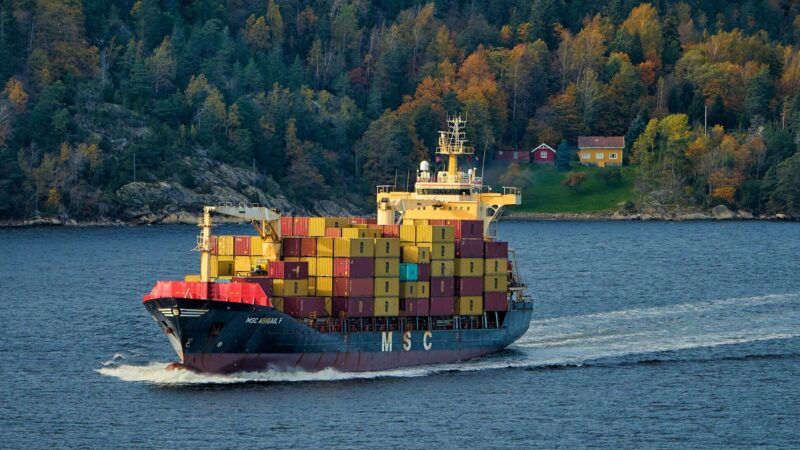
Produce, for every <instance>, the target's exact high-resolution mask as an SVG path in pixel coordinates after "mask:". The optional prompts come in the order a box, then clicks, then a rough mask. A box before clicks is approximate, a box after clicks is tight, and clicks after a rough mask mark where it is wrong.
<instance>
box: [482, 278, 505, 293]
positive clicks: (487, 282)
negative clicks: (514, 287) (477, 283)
mask: <svg viewBox="0 0 800 450" xmlns="http://www.w3.org/2000/svg"><path fill="white" fill-rule="evenodd" d="M507 290H508V276H507V275H486V276H485V277H483V292H506V291H507Z"/></svg>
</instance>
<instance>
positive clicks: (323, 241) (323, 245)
mask: <svg viewBox="0 0 800 450" xmlns="http://www.w3.org/2000/svg"><path fill="white" fill-rule="evenodd" d="M319 257H326V258H333V238H329V237H321V238H317V258H319Z"/></svg>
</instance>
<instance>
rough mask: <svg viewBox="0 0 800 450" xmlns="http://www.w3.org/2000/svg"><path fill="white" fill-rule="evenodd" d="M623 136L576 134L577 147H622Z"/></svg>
mask: <svg viewBox="0 0 800 450" xmlns="http://www.w3.org/2000/svg"><path fill="white" fill-rule="evenodd" d="M623 147H625V136H578V148H623Z"/></svg>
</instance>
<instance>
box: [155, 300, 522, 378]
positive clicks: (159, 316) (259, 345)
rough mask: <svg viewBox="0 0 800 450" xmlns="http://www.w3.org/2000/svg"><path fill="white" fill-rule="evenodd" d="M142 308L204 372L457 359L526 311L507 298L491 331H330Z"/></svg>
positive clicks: (209, 310) (167, 307)
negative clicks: (507, 306) (508, 304)
mask: <svg viewBox="0 0 800 450" xmlns="http://www.w3.org/2000/svg"><path fill="white" fill-rule="evenodd" d="M145 307H146V308H147V310H148V311H149V312H150V314H151V315H152V316H153V318H154V319H155V320H156V321H157V322H158V323H159V325H160V326H161V329H162V331H164V332H165V333H166V334H167V336H168V338H169V340H170V342H171V343H172V345H173V347H174V348H175V351H176V353H177V354H178V356H179V357H180V358H181V361H182V363H183V365H184V366H185V367H187V368H189V369H192V370H197V371H200V372H208V373H231V372H240V371H263V370H269V369H272V370H305V371H319V370H324V369H328V368H332V369H336V370H339V371H343V372H362V371H375V370H388V369H394V368H398V367H407V366H414V365H421V364H442V363H452V362H456V361H463V360H466V359H470V358H475V357H479V356H484V355H487V354H490V353H493V352H496V351H499V350H502V349H504V348H505V347H507V346H508V345H510V344H511V343H513V342H514V341H516V340H517V339H518V338H519V337H520V336H522V335H523V334H524V333H525V332H526V331H527V330H528V327H529V325H530V320H531V314H532V307H531V303H530V302H520V303H511V309H510V310H509V311H508V312H507V313H503V317H502V320H501V321H500V323H499V327H495V328H473V329H463V328H465V327H466V326H467V322H466V321H465V322H463V323H462V326H461V327H457V328H461V329H436V327H433V329H412V330H410V331H405V332H404V331H400V330H392V329H391V327H390V328H389V329H387V330H386V331H357V332H331V331H319V330H318V329H316V328H312V327H311V326H308V325H307V324H305V323H303V322H302V321H299V320H296V319H294V318H293V317H291V316H288V315H286V314H284V313H282V312H280V311H278V310H276V309H274V308H271V307H266V306H257V305H248V304H241V303H231V302H220V301H211V300H191V299H182V298H158V299H152V300H148V301H147V302H145ZM489 314H493V313H489ZM498 317H499V316H498ZM410 320H412V321H413V319H410ZM457 320H458V319H457ZM473 325H475V324H473ZM479 325H480V324H479Z"/></svg>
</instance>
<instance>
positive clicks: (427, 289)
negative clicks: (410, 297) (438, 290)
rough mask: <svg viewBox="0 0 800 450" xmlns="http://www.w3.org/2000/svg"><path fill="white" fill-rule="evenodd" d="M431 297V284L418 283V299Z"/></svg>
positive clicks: (427, 282) (425, 282)
mask: <svg viewBox="0 0 800 450" xmlns="http://www.w3.org/2000/svg"><path fill="white" fill-rule="evenodd" d="M430 296H431V282H430V281H417V298H428V297H430Z"/></svg>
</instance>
